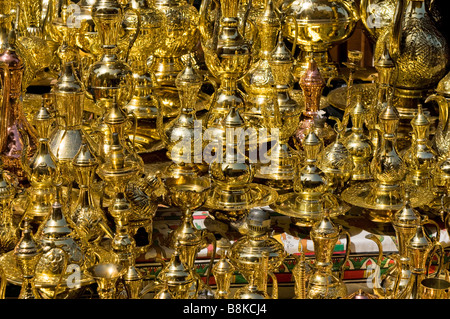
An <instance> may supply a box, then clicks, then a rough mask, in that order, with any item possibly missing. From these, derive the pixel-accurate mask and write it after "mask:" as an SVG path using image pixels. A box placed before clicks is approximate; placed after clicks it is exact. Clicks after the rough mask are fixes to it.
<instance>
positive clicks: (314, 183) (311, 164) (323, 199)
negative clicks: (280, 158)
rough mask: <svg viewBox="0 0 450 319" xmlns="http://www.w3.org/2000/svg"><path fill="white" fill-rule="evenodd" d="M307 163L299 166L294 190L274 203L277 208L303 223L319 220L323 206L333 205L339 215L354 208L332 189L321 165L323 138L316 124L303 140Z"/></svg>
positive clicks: (310, 224)
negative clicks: (320, 155) (319, 135)
mask: <svg viewBox="0 0 450 319" xmlns="http://www.w3.org/2000/svg"><path fill="white" fill-rule="evenodd" d="M302 147H303V149H304V153H305V155H304V158H305V160H304V164H303V165H302V166H301V167H300V168H299V170H298V173H297V175H296V178H295V180H294V190H293V192H290V193H287V194H282V195H280V196H279V197H278V199H277V200H276V202H275V203H274V204H272V205H271V206H270V207H271V208H272V209H273V210H275V211H276V212H278V213H280V214H283V215H286V216H289V217H291V218H293V219H294V220H295V223H296V224H298V225H301V226H309V227H310V226H312V225H313V224H314V223H315V222H317V221H319V220H320V218H321V215H322V209H323V206H324V205H325V207H326V208H329V209H331V214H332V216H333V217H334V216H338V215H341V214H343V213H345V212H346V211H348V210H349V209H350V207H349V206H348V205H346V204H345V203H341V202H340V201H339V198H338V197H337V196H336V195H334V194H333V193H332V191H333V189H332V188H330V183H331V181H330V180H329V177H328V176H327V174H325V172H323V171H322V170H321V169H320V167H319V166H318V165H319V154H320V152H321V150H323V142H322V140H321V139H320V138H319V137H318V135H317V134H316V133H315V129H314V126H312V127H311V128H310V129H309V130H308V132H307V133H306V136H305V138H304V140H303V143H302Z"/></svg>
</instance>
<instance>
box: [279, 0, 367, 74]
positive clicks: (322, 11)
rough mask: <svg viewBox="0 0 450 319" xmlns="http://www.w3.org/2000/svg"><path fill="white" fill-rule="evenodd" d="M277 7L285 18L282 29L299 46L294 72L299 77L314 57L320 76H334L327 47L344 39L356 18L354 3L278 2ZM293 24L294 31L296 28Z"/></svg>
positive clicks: (340, 0) (318, 0)
mask: <svg viewBox="0 0 450 319" xmlns="http://www.w3.org/2000/svg"><path fill="white" fill-rule="evenodd" d="M281 8H284V10H283V13H284V14H285V15H286V16H287V17H294V19H295V20H296V23H294V22H293V21H292V20H293V19H290V20H288V21H285V22H284V28H283V32H284V34H285V35H286V37H287V39H288V40H290V41H291V42H293V41H294V39H296V41H297V45H298V46H299V48H300V54H299V56H298V57H297V61H296V65H295V71H294V74H295V76H296V77H297V78H300V77H301V76H302V75H303V73H304V72H305V71H306V69H307V68H308V63H309V61H310V60H311V59H314V60H315V61H316V63H317V64H318V67H319V70H320V72H321V73H322V76H323V77H324V78H329V77H332V76H335V75H337V72H338V71H337V67H336V66H335V65H334V64H333V62H331V61H330V60H331V58H330V56H329V54H328V50H329V49H330V48H332V47H333V46H334V45H336V44H338V43H342V42H344V41H345V40H347V39H348V38H349V37H350V36H351V35H352V34H353V31H354V30H355V27H356V23H357V22H358V20H359V16H358V11H357V8H356V4H355V3H354V2H353V1H346V0H336V1H328V0H312V1H303V0H295V1H289V0H287V1H282V3H281ZM296 27H297V30H298V32H295V31H296Z"/></svg>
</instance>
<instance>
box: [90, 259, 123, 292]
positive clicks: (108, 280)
mask: <svg viewBox="0 0 450 319" xmlns="http://www.w3.org/2000/svg"><path fill="white" fill-rule="evenodd" d="M125 272H126V268H125V267H123V266H122V265H119V264H117V263H109V262H101V263H98V264H95V265H93V266H91V267H89V268H88V269H86V274H87V275H88V276H89V277H91V278H93V279H94V280H95V282H96V283H97V293H98V296H99V298H100V299H117V289H116V284H117V281H118V280H119V278H120V277H121V276H123V275H124V274H125Z"/></svg>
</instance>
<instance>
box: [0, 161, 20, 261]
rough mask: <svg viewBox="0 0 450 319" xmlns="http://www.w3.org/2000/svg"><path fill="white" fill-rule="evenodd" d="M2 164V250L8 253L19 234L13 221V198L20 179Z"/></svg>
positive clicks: (0, 236) (0, 190) (0, 229)
mask: <svg viewBox="0 0 450 319" xmlns="http://www.w3.org/2000/svg"><path fill="white" fill-rule="evenodd" d="M2 166H3V165H0V207H1V215H0V220H1V224H0V251H1V252H2V253H6V252H8V251H11V250H12V249H14V246H15V245H16V243H17V241H18V240H19V236H18V234H17V227H16V225H15V223H14V221H13V214H14V210H13V200H14V198H15V196H16V194H17V192H18V188H17V186H18V179H17V177H16V176H13V175H12V174H11V173H10V172H8V171H5V170H4V169H3V167H2Z"/></svg>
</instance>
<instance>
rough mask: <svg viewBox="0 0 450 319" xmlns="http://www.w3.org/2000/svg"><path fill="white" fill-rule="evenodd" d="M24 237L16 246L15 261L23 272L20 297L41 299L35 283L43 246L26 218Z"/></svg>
mask: <svg viewBox="0 0 450 319" xmlns="http://www.w3.org/2000/svg"><path fill="white" fill-rule="evenodd" d="M23 227H24V229H23V231H22V237H21V238H20V239H19V242H18V243H17V244H16V247H15V248H14V258H15V261H16V263H17V265H18V267H19V268H20V271H21V272H22V286H21V289H20V294H19V297H18V298H19V299H41V297H40V295H39V292H38V291H37V290H36V287H35V285H34V280H35V270H36V264H37V262H38V261H39V259H40V258H41V255H42V252H43V251H42V247H41V245H40V244H39V243H38V242H37V241H36V239H34V237H33V232H32V230H31V224H30V223H29V222H28V220H24V224H23Z"/></svg>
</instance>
